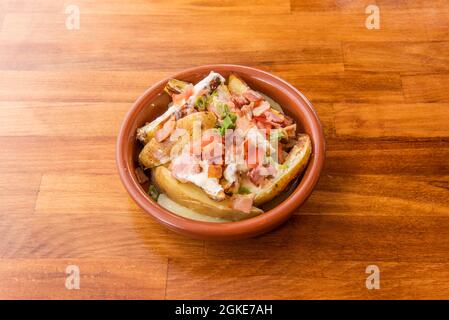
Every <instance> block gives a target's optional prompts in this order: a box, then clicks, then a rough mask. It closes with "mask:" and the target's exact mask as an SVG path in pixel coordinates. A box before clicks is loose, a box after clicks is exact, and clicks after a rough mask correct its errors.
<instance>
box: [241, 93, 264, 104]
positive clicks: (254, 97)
mask: <svg viewBox="0 0 449 320" xmlns="http://www.w3.org/2000/svg"><path fill="white" fill-rule="evenodd" d="M243 96H244V97H245V98H246V99H248V100H249V101H253V102H256V101H260V100H262V99H263V97H262V96H261V95H260V94H259V93H257V92H256V91H254V90H247V91H246V92H244V93H243Z"/></svg>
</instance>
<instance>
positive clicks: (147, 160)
mask: <svg viewBox="0 0 449 320" xmlns="http://www.w3.org/2000/svg"><path fill="white" fill-rule="evenodd" d="M175 143H176V141H170V139H167V140H165V141H163V142H157V141H156V139H154V138H152V139H151V140H150V142H148V143H147V144H146V145H145V146H144V147H143V149H142V151H140V154H139V162H140V164H141V165H142V166H144V167H145V168H153V167H156V166H160V165H162V164H164V163H167V162H169V161H170V152H171V149H172V148H173V146H174V145H175Z"/></svg>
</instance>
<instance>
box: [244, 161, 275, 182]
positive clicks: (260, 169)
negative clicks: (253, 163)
mask: <svg viewBox="0 0 449 320" xmlns="http://www.w3.org/2000/svg"><path fill="white" fill-rule="evenodd" d="M276 172H277V171H276V169H275V168H274V167H273V166H272V165H268V166H266V167H264V166H263V165H261V164H259V165H258V166H257V167H255V168H254V169H252V170H251V171H250V172H249V173H248V177H249V179H250V180H251V182H253V183H254V184H255V185H257V186H260V185H263V184H264V182H265V180H266V178H267V177H269V176H272V177H273V176H274V175H275V174H276Z"/></svg>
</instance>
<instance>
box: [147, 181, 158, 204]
mask: <svg viewBox="0 0 449 320" xmlns="http://www.w3.org/2000/svg"><path fill="white" fill-rule="evenodd" d="M148 195H149V196H150V197H151V198H152V199H153V200H154V201H157V198H159V191H158V190H157V189H156V187H155V186H154V185H152V184H150V186H149V188H148Z"/></svg>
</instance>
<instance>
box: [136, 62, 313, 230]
mask: <svg viewBox="0 0 449 320" xmlns="http://www.w3.org/2000/svg"><path fill="white" fill-rule="evenodd" d="M164 91H165V92H166V93H167V94H168V95H169V96H170V97H171V102H170V103H169V104H168V106H167V110H166V111H165V112H164V113H163V114H162V115H161V116H159V117H157V118H156V119H154V120H153V121H151V122H150V123H147V124H145V125H144V126H143V127H141V128H138V129H137V139H138V143H140V144H141V145H142V150H141V151H140V154H139V157H138V162H139V167H138V168H137V169H136V176H137V177H138V179H139V182H141V183H143V184H146V187H147V190H148V193H149V195H150V196H151V197H152V198H153V199H154V200H155V201H157V202H158V204H159V205H161V206H162V207H164V208H166V209H167V210H169V211H171V212H174V213H175V214H178V215H181V216H184V217H187V218H190V219H194V220H203V221H213V222H226V221H238V220H244V219H248V218H251V217H254V216H257V215H259V214H261V213H263V212H264V208H266V207H269V203H270V202H273V201H275V200H274V199H275V198H278V197H280V196H281V194H286V193H288V190H289V189H292V188H291V185H292V184H294V183H298V177H300V175H301V173H302V171H303V170H304V168H305V167H306V166H307V163H308V161H309V158H310V155H311V153H312V144H311V140H310V137H309V136H308V135H307V134H305V133H299V132H298V131H299V124H297V123H295V121H294V120H293V119H292V118H291V117H289V116H288V115H287V114H285V113H284V111H283V109H282V107H281V106H280V105H279V104H278V103H277V102H276V101H274V100H273V99H271V98H270V97H268V96H266V95H265V94H264V93H263V92H258V91H256V90H253V89H252V88H250V87H249V86H248V84H246V83H245V82H244V81H243V80H242V79H241V78H240V77H239V75H238V74H235V73H232V74H230V75H229V77H228V79H227V80H226V79H225V78H224V77H223V76H222V75H220V74H219V73H216V72H214V71H212V72H210V73H209V74H208V75H207V76H206V77H205V78H204V79H202V80H201V81H199V82H198V83H196V84H192V83H188V82H185V81H181V80H177V79H171V80H169V81H168V82H167V84H166V86H165V89H164Z"/></svg>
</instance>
